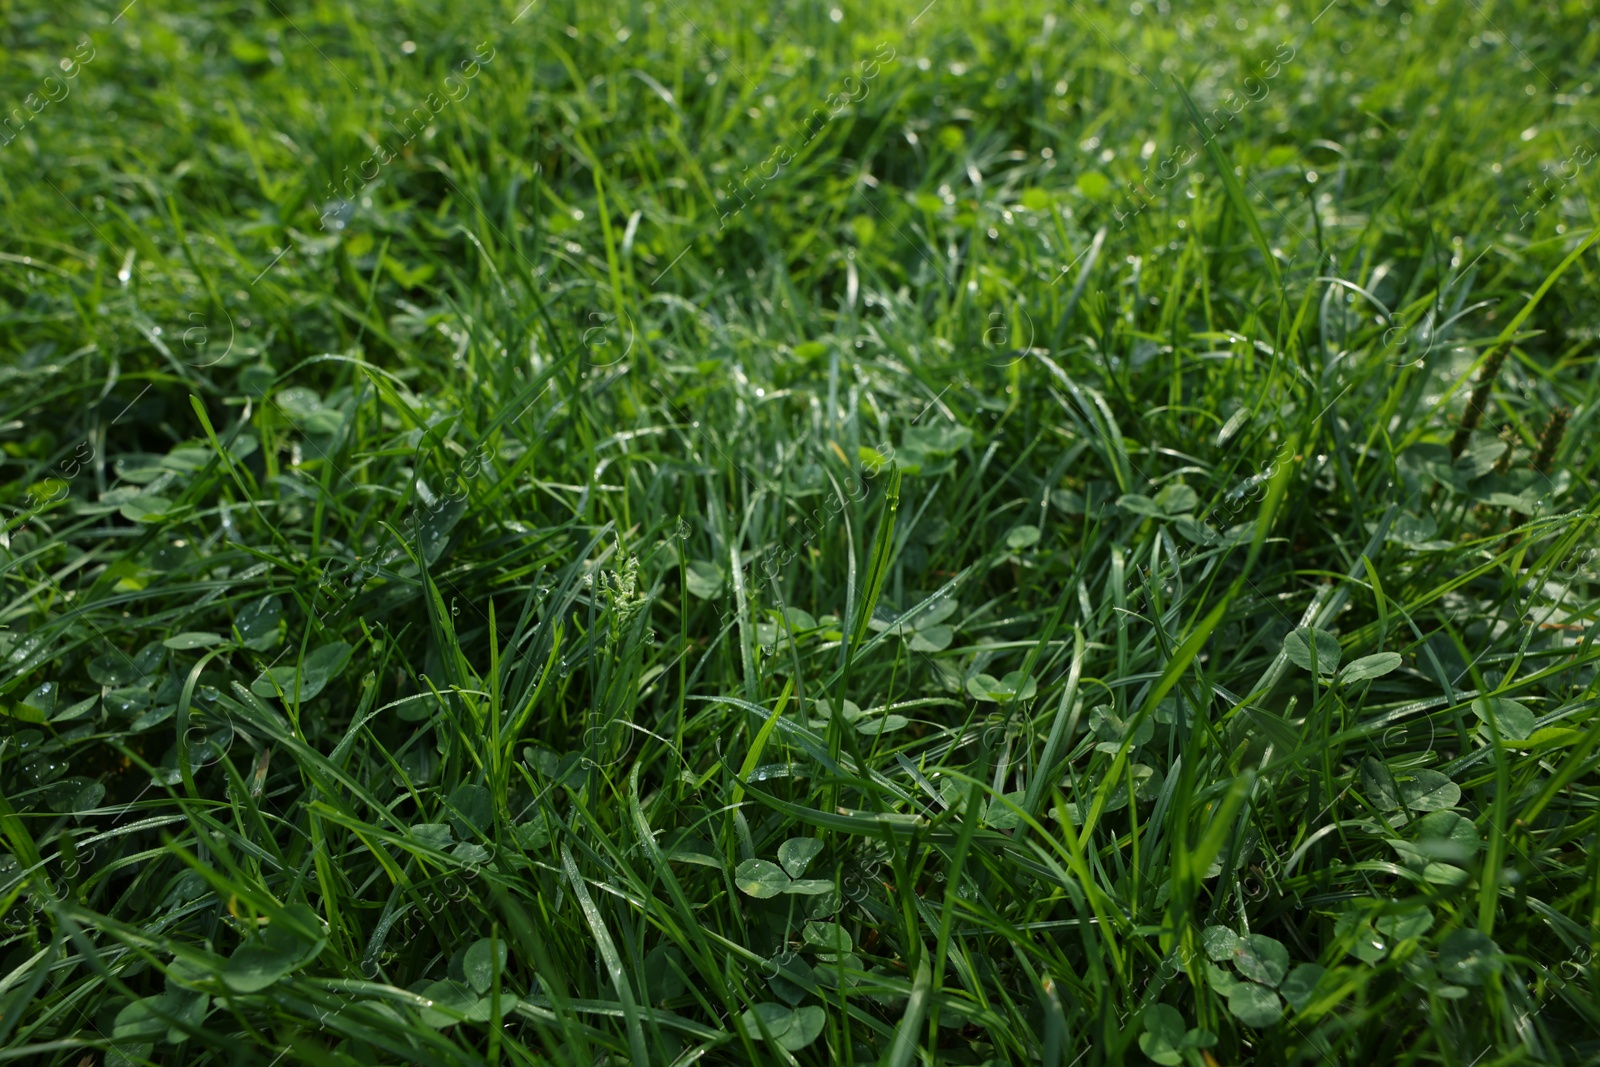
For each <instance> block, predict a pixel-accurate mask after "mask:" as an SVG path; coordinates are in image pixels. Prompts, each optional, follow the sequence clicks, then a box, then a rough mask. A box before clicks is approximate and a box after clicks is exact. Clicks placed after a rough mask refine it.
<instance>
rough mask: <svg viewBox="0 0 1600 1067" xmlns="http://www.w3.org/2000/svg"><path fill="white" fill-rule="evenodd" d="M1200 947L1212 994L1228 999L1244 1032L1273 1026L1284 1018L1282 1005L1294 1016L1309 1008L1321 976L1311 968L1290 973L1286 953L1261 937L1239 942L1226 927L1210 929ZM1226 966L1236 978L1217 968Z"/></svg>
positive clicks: (1316, 968)
mask: <svg viewBox="0 0 1600 1067" xmlns="http://www.w3.org/2000/svg"><path fill="white" fill-rule="evenodd" d="M1200 943H1201V945H1202V946H1203V947H1204V948H1205V951H1206V955H1207V956H1209V957H1210V958H1211V961H1212V964H1211V965H1210V966H1208V967H1207V973H1208V974H1209V976H1210V978H1211V985H1212V988H1213V989H1215V990H1216V991H1217V992H1218V993H1219V994H1221V995H1223V996H1225V997H1227V998H1228V1011H1230V1012H1232V1013H1233V1017H1234V1018H1236V1019H1238V1020H1239V1021H1240V1022H1242V1023H1244V1024H1245V1025H1246V1026H1255V1027H1262V1026H1271V1025H1272V1024H1273V1023H1275V1022H1277V1021H1278V1020H1279V1019H1281V1018H1283V1002H1284V1000H1287V1001H1288V1002H1289V1003H1290V1004H1291V1005H1293V1006H1294V1007H1295V1008H1296V1009H1297V1010H1299V1009H1300V1008H1303V1007H1304V1006H1305V1005H1306V1004H1309V1003H1310V1002H1311V998H1312V996H1313V995H1314V993H1315V991H1316V988H1317V983H1318V982H1320V981H1321V980H1322V976H1323V973H1324V972H1323V969H1322V968H1321V967H1320V966H1318V965H1317V964H1315V963H1303V964H1301V965H1300V966H1298V967H1296V968H1294V970H1292V971H1291V970H1290V969H1289V950H1288V949H1286V948H1284V947H1283V943H1282V942H1281V941H1278V940H1277V939H1276V938H1272V937H1268V936H1266V935H1265V934H1246V935H1244V936H1243V937H1241V936H1239V935H1238V934H1236V933H1234V932H1233V931H1232V930H1229V929H1228V928H1227V927H1225V926H1208V927H1206V929H1205V930H1204V931H1202V932H1201V935H1200ZM1228 961H1232V963H1233V967H1234V970H1235V971H1237V972H1238V974H1239V976H1240V977H1239V978H1235V977H1234V976H1233V975H1232V974H1230V973H1229V972H1227V971H1225V970H1223V969H1222V968H1221V967H1219V966H1216V965H1217V964H1221V963H1224V962H1228ZM1280 993H1281V994H1282V996H1281V997H1280V996H1279V994H1280Z"/></svg>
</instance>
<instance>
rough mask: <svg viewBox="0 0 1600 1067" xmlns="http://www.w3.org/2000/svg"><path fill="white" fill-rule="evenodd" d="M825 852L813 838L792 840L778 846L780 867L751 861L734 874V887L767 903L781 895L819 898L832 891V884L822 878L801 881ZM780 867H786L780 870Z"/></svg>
mask: <svg viewBox="0 0 1600 1067" xmlns="http://www.w3.org/2000/svg"><path fill="white" fill-rule="evenodd" d="M821 851H822V842H821V841H818V840H817V839H816V838H814V837H791V838H790V839H789V840H787V841H785V842H784V843H783V844H781V845H779V846H778V863H773V862H771V861H770V860H757V859H748V860H745V861H744V862H743V863H741V864H739V866H738V867H737V868H736V869H735V870H734V872H733V884H734V885H736V886H738V887H739V889H740V891H742V892H744V893H746V894H748V895H750V896H752V897H755V898H756V899H757V900H765V899H767V898H768V897H775V896H777V895H778V894H780V893H797V894H801V895H803V896H817V895H818V894H821V893H826V892H828V891H829V890H830V889H832V888H833V883H832V882H829V881H826V880H824V879H821V878H801V877H800V876H801V875H802V874H804V873H805V872H806V868H807V867H809V866H811V861H812V860H814V859H816V858H817V853H819V852H821ZM779 863H781V864H782V865H783V866H781V867H780V866H778V864H779Z"/></svg>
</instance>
